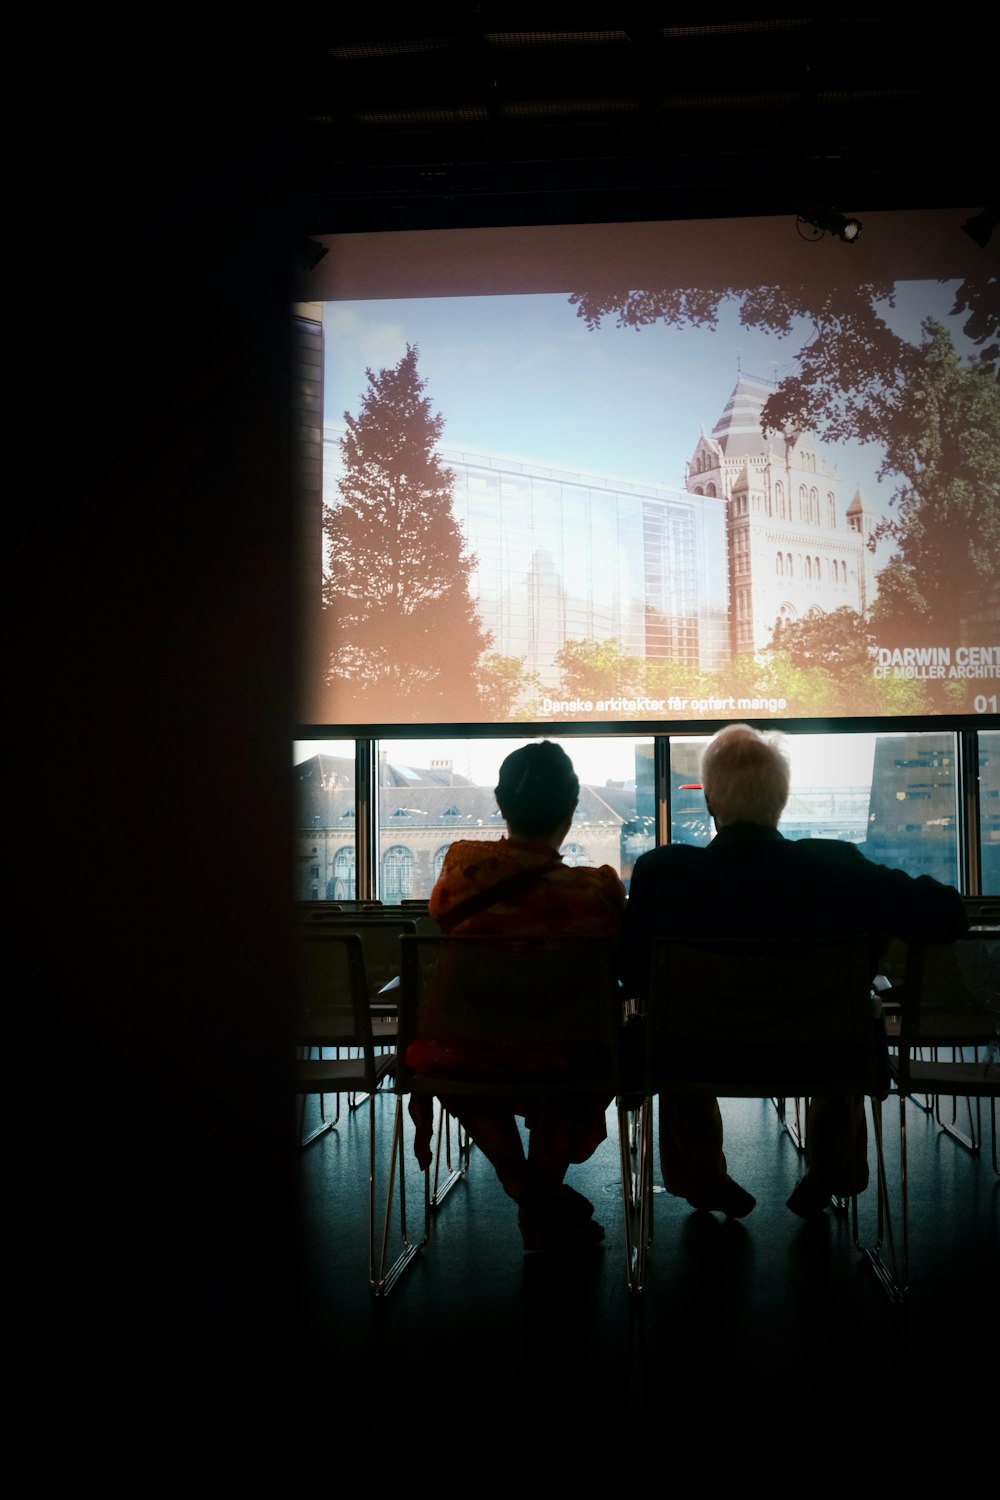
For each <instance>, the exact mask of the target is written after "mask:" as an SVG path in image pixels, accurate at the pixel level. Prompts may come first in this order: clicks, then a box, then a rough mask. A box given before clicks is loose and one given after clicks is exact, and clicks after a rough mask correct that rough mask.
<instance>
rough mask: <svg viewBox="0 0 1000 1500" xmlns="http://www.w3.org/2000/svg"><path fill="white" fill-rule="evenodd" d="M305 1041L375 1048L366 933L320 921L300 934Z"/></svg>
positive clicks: (302, 1039)
mask: <svg viewBox="0 0 1000 1500" xmlns="http://www.w3.org/2000/svg"><path fill="white" fill-rule="evenodd" d="M299 954H300V960H301V965H302V971H301V996H302V1005H301V1013H300V1021H299V1042H300V1044H301V1045H303V1046H313V1047H318V1046H326V1047H350V1046H353V1047H361V1048H366V1049H367V1050H368V1051H369V1052H370V1051H371V1050H372V1028H371V1012H370V1009H369V1000H368V976H367V973H366V970H365V957H364V950H363V948H362V945H361V939H360V937H359V936H358V935H357V933H354V932H332V931H330V930H329V929H328V928H327V927H325V926H324V927H321V928H320V929H319V930H317V931H315V932H312V931H308V932H303V933H301V934H300V937H299Z"/></svg>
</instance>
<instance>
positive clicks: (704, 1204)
mask: <svg viewBox="0 0 1000 1500" xmlns="http://www.w3.org/2000/svg"><path fill="white" fill-rule="evenodd" d="M688 1202H689V1203H690V1205H691V1207H692V1208H697V1209H698V1210H699V1211H701V1212H703V1213H706V1212H707V1213H712V1214H725V1216H726V1218H727V1219H745V1218H746V1216H747V1214H749V1213H752V1212H753V1210H754V1209H755V1208H756V1207H757V1199H756V1198H755V1197H754V1195H753V1194H752V1193H748V1192H747V1190H746V1188H741V1187H740V1185H739V1183H738V1182H734V1181H733V1179H732V1178H731V1177H727V1178H726V1180H725V1182H723V1183H721V1184H720V1185H719V1187H718V1188H716V1189H715V1191H714V1192H711V1193H709V1194H708V1195H707V1196H706V1197H704V1198H689V1199H688Z"/></svg>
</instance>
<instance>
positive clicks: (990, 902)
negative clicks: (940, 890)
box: [962, 896, 1000, 927]
mask: <svg viewBox="0 0 1000 1500" xmlns="http://www.w3.org/2000/svg"><path fill="white" fill-rule="evenodd" d="M962 904H963V906H964V907H965V911H966V915H967V916H968V918H969V925H970V927H1000V896H963V897H962Z"/></svg>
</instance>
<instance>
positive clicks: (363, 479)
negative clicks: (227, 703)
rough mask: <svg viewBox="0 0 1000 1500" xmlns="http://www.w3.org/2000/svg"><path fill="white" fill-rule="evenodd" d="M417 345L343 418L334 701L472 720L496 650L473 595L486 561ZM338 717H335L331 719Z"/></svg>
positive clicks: (329, 609) (327, 592)
mask: <svg viewBox="0 0 1000 1500" xmlns="http://www.w3.org/2000/svg"><path fill="white" fill-rule="evenodd" d="M417 354H418V351H417V349H416V347H415V346H413V345H408V346H407V350H406V353H405V354H404V356H403V357H402V359H401V360H400V362H399V364H398V365H396V366H395V367H394V368H393V369H383V370H380V371H379V372H378V373H377V374H374V373H373V372H372V371H371V370H368V371H367V372H366V374H367V378H368V386H369V388H368V390H367V391H366V392H365V394H364V395H363V397H362V401H361V411H360V414H359V415H358V416H357V417H354V416H352V415H351V413H350V412H345V413H344V420H345V422H346V424H347V432H346V434H345V436H344V437H343V438H342V439H341V453H342V455H343V461H344V472H343V476H342V478H341V480H340V484H339V502H338V503H337V504H336V505H334V506H331V507H329V508H328V510H327V512H326V515H325V518H324V529H325V532H326V535H327V539H328V542H329V558H328V570H327V576H326V579H325V582H324V586H323V600H324V606H325V612H326V616H327V619H328V622H329V640H330V656H329V669H328V673H327V683H328V685H329V686H330V688H331V689H332V690H333V692H332V693H331V700H330V701H331V704H335V705H338V706H341V716H342V705H344V704H347V705H349V706H350V709H351V713H352V715H354V716H356V717H357V718H359V719H362V718H364V719H371V720H378V721H382V722H390V723H391V722H393V721H400V722H408V721H410V720H414V719H421V718H422V719H431V720H433V719H439V720H442V721H443V720H457V719H465V718H469V719H473V718H475V717H477V714H478V691H477V667H478V662H479V659H480V656H481V655H482V653H483V651H484V650H485V648H487V647H488V646H489V645H490V638H489V636H488V635H487V634H486V633H485V632H484V631H483V629H482V626H481V623H480V620H479V618H478V615H477V613H476V608H475V604H474V602H473V600H472V597H471V594H470V591H469V577H470V573H471V571H472V568H473V567H474V565H475V559H474V558H473V557H471V556H469V554H468V553H467V552H466V550H465V540H464V537H463V536H462V533H461V530H460V529H459V526H458V524H457V522H456V520H455V517H454V513H453V508H452V483H453V476H452V473H451V470H450V469H448V468H446V467H445V466H444V465H443V464H442V462H441V460H440V458H439V457H438V455H437V453H436V451H435V444H436V443H437V440H438V438H439V437H440V435H441V431H442V428H443V425H444V423H443V419H442V417H441V416H440V415H434V414H433V413H432V411H431V405H430V402H429V400H428V399H427V398H426V397H425V396H424V395H423V391H424V387H425V384H426V382H425V381H424V380H422V379H421V377H420V375H419V374H418V371H417ZM331 717H333V715H332V714H331Z"/></svg>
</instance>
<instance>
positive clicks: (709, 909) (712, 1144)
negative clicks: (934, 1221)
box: [620, 724, 968, 1218]
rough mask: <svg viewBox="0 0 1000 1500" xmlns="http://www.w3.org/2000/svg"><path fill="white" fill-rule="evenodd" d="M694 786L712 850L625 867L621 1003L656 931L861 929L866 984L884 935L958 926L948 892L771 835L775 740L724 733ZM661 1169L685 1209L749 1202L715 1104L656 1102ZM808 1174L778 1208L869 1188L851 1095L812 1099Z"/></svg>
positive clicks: (639, 991)
mask: <svg viewBox="0 0 1000 1500" xmlns="http://www.w3.org/2000/svg"><path fill="white" fill-rule="evenodd" d="M701 779H702V787H703V790H704V793H705V802H706V805H707V807H708V811H709V815H710V816H711V818H712V820H713V821H714V823H715V829H716V833H715V837H714V838H713V839H712V841H711V843H709V844H708V845H706V846H705V847H704V848H702V847H695V846H692V845H687V844H665V845H662V846H661V847H659V848H657V849H652V850H650V851H649V853H648V854H644V855H642V856H640V858H639V859H638V860H637V861H636V865H635V869H634V871H633V874H632V880H631V883H630V886H629V895H628V905H627V908H626V913H625V925H624V929H623V933H622V945H621V960H620V972H621V975H622V979H623V982H624V984H625V986H626V988H627V990H628V991H629V993H630V994H632V995H635V996H638V997H642V996H643V995H644V994H645V993H646V990H647V986H648V978H649V961H650V946H651V943H652V939H653V938H654V937H657V936H664V937H665V936H669V935H672V934H680V935H683V936H698V937H708V936H719V937H727V936H728V937H753V936H759V935H772V934H773V935H775V936H778V935H781V934H782V933H787V934H789V935H791V936H803V937H805V936H829V935H831V934H833V935H835V934H837V933H845V934H846V933H849V932H864V933H866V934H867V935H868V937H869V942H870V964H871V973H872V977H873V978H874V976H875V974H876V973H877V971H878V966H879V958H880V954H881V953H882V952H883V951H884V949H885V945H886V943H887V942H888V940H889V939H890V938H891V937H893V936H896V937H899V938H902V939H904V940H908V939H911V940H912V939H916V938H920V939H922V940H923V941H927V942H942V943H944V942H951V941H952V940H953V939H955V938H957V937H961V935H962V934H963V933H964V932H966V931H967V930H968V919H967V917H966V913H965V907H964V905H963V902H962V898H961V896H960V895H959V894H958V891H957V890H955V889H954V888H953V887H952V886H949V885H944V884H942V883H941V882H940V881H937V880H934V879H932V877H931V876H929V875H920V876H917V877H915V878H914V877H913V876H910V875H907V874H906V873H905V872H904V871H903V870H894V869H890V868H889V867H888V866H886V865H880V864H876V863H875V862H874V861H873V860H870V859H866V857H865V856H864V854H862V852H861V850H860V849H859V848H857V846H856V845H854V844H850V843H842V842H840V841H839V840H836V839H811V838H810V839H796V840H792V839H786V838H785V837H784V836H783V835H782V834H781V833H780V832H779V831H778V823H779V821H780V818H781V814H782V812H783V811H784V808H785V803H786V802H787V800H788V789H789V784H790V779H791V768H790V765H789V760H788V755H787V752H786V749H785V742H784V741H783V739H782V738H781V737H780V736H779V735H776V734H771V733H761V732H759V731H758V730H756V729H753V728H751V726H750V725H749V724H729V725H727V726H726V728H724V729H720V730H719V732H718V733H717V734H716V735H715V736H714V737H713V738H712V739H711V740H710V741H709V743H708V745H707V746H706V747H705V751H704V754H703V756H702V762H701ZM660 1164H661V1168H662V1172H663V1184H664V1187H665V1188H666V1189H667V1191H668V1192H669V1193H674V1194H676V1195H678V1196H680V1197H683V1198H686V1199H687V1200H688V1202H689V1203H690V1204H691V1205H692V1207H693V1208H696V1209H708V1210H710V1211H716V1212H720V1213H724V1214H726V1215H727V1217H729V1218H745V1217H746V1215H747V1214H749V1213H750V1212H751V1210H752V1209H753V1208H754V1207H755V1205H756V1201H757V1200H756V1199H755V1198H754V1197H753V1195H752V1194H751V1193H749V1192H747V1191H746V1189H745V1188H743V1187H741V1186H740V1184H739V1183H737V1182H735V1181H734V1180H733V1178H731V1177H730V1176H729V1175H728V1172H727V1170H726V1157H725V1153H724V1151H723V1129H722V1116H721V1114H720V1112H719V1104H718V1100H716V1099H697V1098H679V1097H665V1096H661V1098H660ZM806 1167H807V1170H806V1173H805V1175H804V1177H803V1178H802V1179H801V1181H800V1182H799V1183H798V1185H797V1187H796V1188H795V1190H794V1192H793V1193H792V1195H791V1197H790V1198H789V1199H788V1207H789V1208H790V1209H791V1210H792V1211H793V1212H794V1213H797V1214H799V1215H801V1216H802V1217H803V1218H812V1217H813V1216H814V1215H817V1214H819V1213H822V1211H823V1210H824V1209H825V1208H826V1207H827V1206H828V1205H829V1204H830V1202H831V1201H832V1199H833V1198H834V1197H841V1198H847V1197H851V1196H853V1195H854V1194H855V1193H859V1192H862V1191H863V1190H864V1188H865V1187H867V1184H868V1142H867V1134H866V1130H865V1113H864V1100H863V1099H861V1098H859V1099H856V1100H850V1099H846V1100H845V1099H834V1098H815V1099H812V1100H810V1103H809V1111H808V1115H807V1119H806Z"/></svg>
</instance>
